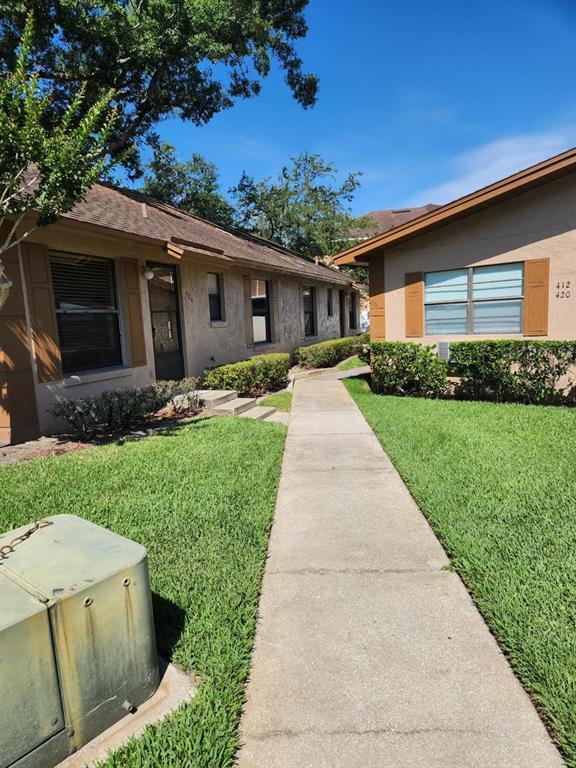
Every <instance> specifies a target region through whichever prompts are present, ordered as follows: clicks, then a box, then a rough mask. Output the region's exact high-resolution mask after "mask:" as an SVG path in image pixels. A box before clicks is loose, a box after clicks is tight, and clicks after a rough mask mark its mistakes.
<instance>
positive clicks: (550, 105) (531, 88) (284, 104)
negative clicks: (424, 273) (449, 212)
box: [159, 0, 576, 214]
mask: <svg viewBox="0 0 576 768" xmlns="http://www.w3.org/2000/svg"><path fill="white" fill-rule="evenodd" d="M306 17H307V20H308V23H309V27H310V32H309V35H308V37H307V38H306V39H305V40H303V41H301V42H300V43H299V44H298V50H299V53H300V54H301V56H302V58H303V59H304V64H305V69H306V70H307V71H311V72H314V73H316V74H317V75H318V76H319V78H320V92H319V99H318V103H317V105H316V106H315V107H314V108H312V109H310V110H303V109H302V108H301V107H299V106H298V104H296V102H295V101H294V100H293V99H292V98H291V95H290V92H289V90H288V88H287V86H286V85H285V84H284V82H283V79H282V75H281V73H280V72H278V71H277V70H275V71H274V72H273V73H272V74H271V76H270V77H269V78H268V79H267V80H266V81H265V83H264V87H263V92H262V94H261V96H260V97H259V98H257V99H251V100H248V101H244V102H239V103H237V105H236V106H235V107H233V108H232V109H230V110H228V111H226V112H223V113H221V114H219V115H217V116H216V117H215V118H214V119H213V120H212V121H211V122H210V123H208V125H206V126H203V127H201V128H196V127H194V126H193V125H191V124H187V123H182V122H181V121H179V120H175V119H174V120H169V121H167V122H164V123H162V124H161V125H160V126H159V132H160V134H161V136H162V137H163V138H165V139H167V140H168V141H171V142H172V143H173V144H174V145H175V146H176V147H177V151H178V155H179V158H180V159H186V158H188V157H189V156H190V155H191V154H192V152H200V153H201V154H203V155H205V156H206V157H207V158H209V159H210V160H212V161H213V162H215V163H216V164H217V165H218V167H219V169H220V171H221V179H222V185H223V187H224V188H225V189H226V188H228V187H230V186H232V185H233V184H235V183H236V182H237V181H238V178H239V177H240V175H241V173H242V171H244V170H245V171H247V172H248V173H249V174H251V175H253V176H255V177H256V178H261V177H263V176H270V175H275V174H276V172H277V171H278V170H279V169H280V167H281V166H282V164H283V163H285V162H286V160H287V159H288V158H289V157H290V156H293V155H296V154H298V153H300V152H302V151H304V150H307V151H309V152H319V153H320V154H321V155H322V156H323V157H324V158H325V159H327V160H331V161H332V162H333V163H334V164H335V166H336V168H338V170H339V171H340V172H341V173H342V174H343V173H345V172H348V171H363V172H364V175H363V177H362V186H361V189H360V190H359V191H358V193H357V195H356V199H355V202H354V204H353V211H354V213H355V214H362V213H365V212H367V211H369V210H375V209H381V208H400V207H404V206H408V205H418V204H423V203H426V202H435V203H442V202H446V201H448V200H450V199H454V198H455V197H459V196H460V195H463V194H466V193H467V192H470V191H472V190H474V189H476V188H478V187H480V186H483V185H485V184H488V183H490V182H491V181H494V180H496V179H499V178H502V177H503V176H506V175H508V174H509V173H512V172H514V171H515V170H518V169H520V168H523V167H525V166H527V165H530V164H532V163H534V162H538V161H539V160H541V159H543V158H545V157H547V156H549V155H553V154H556V153H557V152H561V151H562V150H564V149H567V148H569V147H571V146H574V145H576V0H395V1H394V2H393V1H392V0H311V2H310V4H309V6H308V9H307V11H306Z"/></svg>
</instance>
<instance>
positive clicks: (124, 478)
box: [0, 418, 286, 768]
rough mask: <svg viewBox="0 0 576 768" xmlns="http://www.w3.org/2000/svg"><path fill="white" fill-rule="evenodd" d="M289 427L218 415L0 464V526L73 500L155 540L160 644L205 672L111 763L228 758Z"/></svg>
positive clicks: (220, 762)
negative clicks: (194, 689)
mask: <svg viewBox="0 0 576 768" xmlns="http://www.w3.org/2000/svg"><path fill="white" fill-rule="evenodd" d="M285 434H286V428H285V427H284V426H282V425H279V424H265V423H261V422H258V421H251V420H248V419H222V418H214V419H209V420H202V421H198V422H195V423H192V424H190V425H187V426H185V427H180V428H177V429H174V430H172V431H171V432H167V433H161V434H159V435H157V436H154V437H148V438H145V439H143V440H139V441H136V442H125V443H121V442H120V443H115V444H112V445H108V446H105V447H100V448H94V449H90V450H86V451H80V452H78V453H75V454H70V455H68V456H62V457H59V458H50V459H38V460H34V461H29V462H26V463H22V464H18V465H15V466H11V467H4V468H2V469H0V530H2V531H4V530H8V529H10V528H13V527H15V526H18V525H21V524H24V523H27V522H30V521H31V520H34V519H36V518H40V517H43V516H46V515H51V514H57V513H61V512H73V513H75V514H78V515H81V516H82V517H86V518H88V519H90V520H93V521H94V522H96V523H99V524H101V525H104V526H107V527H108V528H111V529H112V530H114V531H117V532H118V533H120V534H123V535H124V536H128V537H130V538H132V539H134V540H136V541H139V542H141V543H142V544H144V545H145V546H146V547H147V548H148V553H149V558H150V575H151V582H152V589H153V592H154V593H155V595H154V609H155V620H156V628H157V636H158V644H159V649H160V651H161V652H164V654H169V655H170V656H171V658H172V659H173V660H174V661H175V662H177V663H178V664H180V665H181V666H182V667H184V668H185V669H188V670H194V672H196V673H197V674H199V675H200V676H201V677H202V679H203V684H202V686H201V688H200V690H199V693H198V694H197V695H196V697H195V698H194V699H193V700H192V701H191V702H190V703H188V704H186V705H184V706H183V707H181V708H180V709H179V710H177V711H176V712H175V713H174V714H173V715H171V716H170V717H169V718H168V719H167V720H165V721H163V722H162V723H160V724H159V725H157V726H154V727H152V728H150V729H149V730H148V731H147V732H146V733H145V734H144V736H143V737H142V738H140V739H138V740H137V741H135V742H134V743H132V744H131V745H130V746H128V747H126V748H124V749H123V750H121V751H120V752H119V753H117V755H116V756H115V757H112V758H110V759H109V760H108V761H107V762H106V764H105V765H106V766H107V768H112V767H113V766H114V768H118V767H119V766H122V767H123V768H128V767H129V768H158V767H159V766H162V768H208V767H209V768H224V766H230V765H231V764H232V760H233V756H234V751H235V749H236V745H237V735H236V730H237V724H238V719H239V715H240V711H241V705H242V700H243V692H244V683H245V680H246V676H247V673H248V669H249V664H250V651H251V647H252V640H253V635H254V629H255V624H256V619H257V606H258V598H259V593H260V585H261V579H262V573H263V569H264V562H265V558H266V551H267V546H268V533H269V529H270V526H271V523H272V517H273V513H274V505H275V499H276V490H277V484H278V479H279V474H280V463H281V458H282V451H283V446H284V438H285Z"/></svg>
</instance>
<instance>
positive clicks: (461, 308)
mask: <svg viewBox="0 0 576 768" xmlns="http://www.w3.org/2000/svg"><path fill="white" fill-rule="evenodd" d="M523 291H524V265H523V263H522V262H518V263H516V264H495V265H493V266H489V267H471V268H469V269H453V270H446V271H444V272H427V273H426V275H425V276H424V305H425V306H424V317H425V323H426V331H425V333H426V335H427V336H445V335H450V334H475V333H477V334H491V333H507V334H508V333H510V334H512V333H521V332H522V300H523V295H524V293H523Z"/></svg>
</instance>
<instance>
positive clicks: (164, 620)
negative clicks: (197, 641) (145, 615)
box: [152, 592, 186, 661]
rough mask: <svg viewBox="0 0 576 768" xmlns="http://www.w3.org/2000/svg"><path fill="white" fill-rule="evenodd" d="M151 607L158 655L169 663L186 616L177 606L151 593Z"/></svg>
mask: <svg viewBox="0 0 576 768" xmlns="http://www.w3.org/2000/svg"><path fill="white" fill-rule="evenodd" d="M152 607H153V609H154V625H155V630H156V641H157V643H158V653H159V654H160V656H162V657H164V658H165V659H166V660H168V661H171V659H172V654H173V653H174V649H175V647H176V645H177V644H178V640H179V639H180V635H181V634H182V632H183V631H184V624H185V621H186V614H185V613H184V611H183V610H182V608H180V606H179V605H176V603H173V602H172V601H171V600H167V599H166V598H165V597H162V595H159V594H157V593H156V592H153V593H152Z"/></svg>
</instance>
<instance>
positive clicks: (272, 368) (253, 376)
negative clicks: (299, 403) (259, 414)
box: [204, 353, 290, 397]
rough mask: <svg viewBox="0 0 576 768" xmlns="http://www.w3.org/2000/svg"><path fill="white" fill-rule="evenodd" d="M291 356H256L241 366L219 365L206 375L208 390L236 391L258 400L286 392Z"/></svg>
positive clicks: (241, 362)
mask: <svg viewBox="0 0 576 768" xmlns="http://www.w3.org/2000/svg"><path fill="white" fill-rule="evenodd" d="M289 370H290V355H288V354H287V353H276V354H272V355H255V356H254V357H251V358H250V359H248V360H241V361H240V362H239V363H229V364H228V365H219V366H218V367H217V368H207V369H206V370H205V371H204V386H205V387H206V389H234V390H236V391H237V392H238V394H239V395H247V396H250V397H255V396H257V395H263V394H264V393H265V392H271V391H274V390H275V389H282V387H285V386H286V383H287V382H288V372H289Z"/></svg>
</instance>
